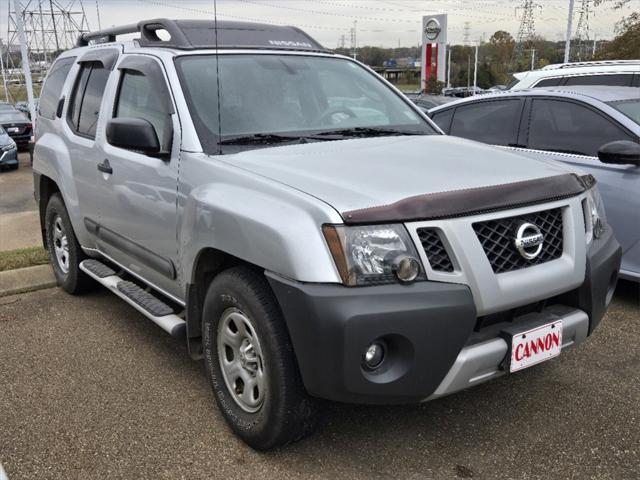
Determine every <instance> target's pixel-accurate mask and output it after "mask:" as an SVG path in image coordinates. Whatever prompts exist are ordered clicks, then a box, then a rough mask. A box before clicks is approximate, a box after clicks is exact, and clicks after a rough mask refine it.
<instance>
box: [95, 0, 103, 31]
mask: <svg viewBox="0 0 640 480" xmlns="http://www.w3.org/2000/svg"><path fill="white" fill-rule="evenodd" d="M96 14H97V15H98V30H102V25H101V24H100V6H99V5H98V0H96Z"/></svg>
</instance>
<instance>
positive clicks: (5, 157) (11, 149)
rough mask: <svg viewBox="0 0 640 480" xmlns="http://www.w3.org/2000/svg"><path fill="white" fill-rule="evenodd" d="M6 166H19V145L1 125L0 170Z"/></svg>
mask: <svg viewBox="0 0 640 480" xmlns="http://www.w3.org/2000/svg"><path fill="white" fill-rule="evenodd" d="M5 168H18V147H17V146H16V142H14V141H13V139H12V138H11V137H10V136H9V135H8V134H7V132H5V131H4V129H3V128H2V127H0V170H2V169H5Z"/></svg>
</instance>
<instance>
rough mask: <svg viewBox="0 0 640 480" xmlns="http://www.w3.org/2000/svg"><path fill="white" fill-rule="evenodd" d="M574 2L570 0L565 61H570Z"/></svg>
mask: <svg viewBox="0 0 640 480" xmlns="http://www.w3.org/2000/svg"><path fill="white" fill-rule="evenodd" d="M573 2H574V0H569V14H568V16H567V36H566V37H565V38H566V39H565V44H564V63H569V54H570V53H571V30H572V24H573Z"/></svg>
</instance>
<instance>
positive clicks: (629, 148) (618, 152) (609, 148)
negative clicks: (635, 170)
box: [598, 140, 640, 166]
mask: <svg viewBox="0 0 640 480" xmlns="http://www.w3.org/2000/svg"><path fill="white" fill-rule="evenodd" d="M598 158H599V159H600V161H601V162H602V163H612V164H615V165H629V164H630V165H635V166H639V165H640V144H638V143H635V142H631V141H629V140H618V141H615V142H610V143H607V144H605V145H603V146H602V147H600V150H598Z"/></svg>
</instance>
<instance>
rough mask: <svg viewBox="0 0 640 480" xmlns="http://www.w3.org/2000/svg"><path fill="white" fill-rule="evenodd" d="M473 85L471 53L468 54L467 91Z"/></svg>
mask: <svg viewBox="0 0 640 480" xmlns="http://www.w3.org/2000/svg"><path fill="white" fill-rule="evenodd" d="M469 87H471V55H467V92H468V91H469Z"/></svg>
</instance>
